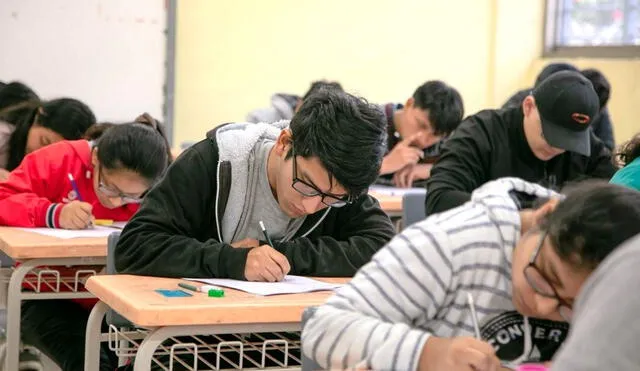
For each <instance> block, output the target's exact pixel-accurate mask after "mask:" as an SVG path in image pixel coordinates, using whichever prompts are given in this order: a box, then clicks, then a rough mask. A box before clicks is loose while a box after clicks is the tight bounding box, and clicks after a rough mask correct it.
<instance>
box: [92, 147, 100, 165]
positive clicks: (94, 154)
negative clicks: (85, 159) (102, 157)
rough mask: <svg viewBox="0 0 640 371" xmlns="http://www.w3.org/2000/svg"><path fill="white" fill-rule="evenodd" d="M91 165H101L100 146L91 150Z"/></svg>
mask: <svg viewBox="0 0 640 371" xmlns="http://www.w3.org/2000/svg"><path fill="white" fill-rule="evenodd" d="M91 165H93V167H94V168H97V167H98V165H100V161H98V147H93V149H92V150H91Z"/></svg>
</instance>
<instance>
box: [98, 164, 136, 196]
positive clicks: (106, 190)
mask: <svg viewBox="0 0 640 371" xmlns="http://www.w3.org/2000/svg"><path fill="white" fill-rule="evenodd" d="M98 191H100V193H102V194H103V195H105V196H107V197H119V198H120V200H122V203H124V204H139V203H141V202H142V196H141V197H133V196H129V195H125V194H124V193H122V192H119V191H116V190H115V189H112V188H110V187H109V186H107V185H106V184H104V183H103V182H102V166H100V167H98Z"/></svg>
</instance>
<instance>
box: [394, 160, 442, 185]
mask: <svg viewBox="0 0 640 371" xmlns="http://www.w3.org/2000/svg"><path fill="white" fill-rule="evenodd" d="M432 167H433V165H432V164H416V165H407V166H405V167H404V168H402V170H399V171H396V173H395V174H394V175H393V184H395V186H396V187H400V188H410V187H411V186H412V185H413V182H415V181H416V180H423V179H427V178H429V175H431V168H432Z"/></svg>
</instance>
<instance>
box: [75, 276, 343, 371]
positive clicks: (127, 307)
mask: <svg viewBox="0 0 640 371" xmlns="http://www.w3.org/2000/svg"><path fill="white" fill-rule="evenodd" d="M322 280H324V281H327V282H337V283H346V282H347V281H348V279H347V278H322ZM181 281H182V280H179V279H173V278H158V277H140V276H131V275H104V276H94V277H91V278H89V280H88V281H87V284H86V287H87V290H89V291H90V292H91V293H92V294H94V295H95V296H96V297H98V299H100V301H99V302H98V304H97V305H96V306H95V307H94V308H93V310H92V311H91V315H90V316H89V323H88V324H87V338H86V351H85V370H89V371H97V370H98V369H99V366H98V364H99V352H100V340H101V339H103V338H104V337H103V336H102V334H101V324H102V320H103V318H104V316H105V313H106V312H107V311H108V310H109V309H113V310H115V311H116V312H118V313H119V314H120V315H122V316H123V317H125V318H126V319H127V320H129V321H131V322H132V323H133V324H135V325H136V326H137V327H139V328H144V329H146V330H147V332H146V333H145V335H144V340H142V342H140V343H136V344H135V346H136V347H137V352H135V364H134V370H135V371H142V370H145V371H146V370H149V369H150V368H151V364H152V359H153V357H154V353H156V350H157V349H158V348H159V347H160V346H161V345H162V343H163V342H164V341H166V340H167V339H175V338H176V337H179V336H196V335H212V334H246V333H256V332H289V331H300V330H301V323H300V322H301V318H302V312H303V310H304V309H305V308H307V307H310V306H317V305H320V304H322V303H324V301H325V300H326V299H327V298H328V297H329V296H330V295H331V292H329V291H322V292H312V293H306V294H292V295H276V296H257V295H253V294H249V293H245V292H242V291H236V290H232V289H225V295H224V297H223V298H214V297H208V296H207V295H206V294H203V293H195V292H189V293H191V294H192V295H193V296H190V297H180V298H168V297H164V296H162V295H160V294H158V293H157V292H155V290H157V289H178V288H179V287H178V283H179V282H181ZM198 285H199V284H198ZM258 319H259V321H260V322H256V321H257V320H258ZM111 335H113V334H112V333H111V332H110V337H111ZM280 341H282V340H280ZM112 343H114V344H117V343H118V341H113V342H112ZM236 343H237V342H236ZM265 343H266V342H265ZM202 345H204V344H202ZM236 346H238V347H242V346H240V345H239V344H236ZM245 346H246V345H245ZM185 347H187V346H185V345H184V344H183V345H182V346H181V348H182V349H181V350H184V348H185ZM214 348H215V347H214ZM240 349H242V348H240ZM247 349H249V346H247ZM165 351H166V349H165ZM174 351H175V350H174V349H173V348H172V349H171V350H170V353H171V354H173V352H174ZM217 351H218V354H219V353H220V348H218V349H217ZM240 352H242V350H241V351H240ZM128 354H129V355H133V353H128ZM248 366H249V365H248V364H247V363H245V364H244V367H245V368H247V367H248ZM298 367H299V366H298Z"/></svg>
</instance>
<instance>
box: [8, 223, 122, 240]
mask: <svg viewBox="0 0 640 371" xmlns="http://www.w3.org/2000/svg"><path fill="white" fill-rule="evenodd" d="M16 229H19V230H21V231H25V232H31V233H37V234H42V235H45V236H50V237H57V238H62V239H65V240H66V239H70V238H81V237H108V236H109V235H110V234H111V233H113V232H117V231H119V229H116V228H109V227H102V226H98V225H96V226H93V227H92V228H87V229H78V230H70V229H56V228H16Z"/></svg>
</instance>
